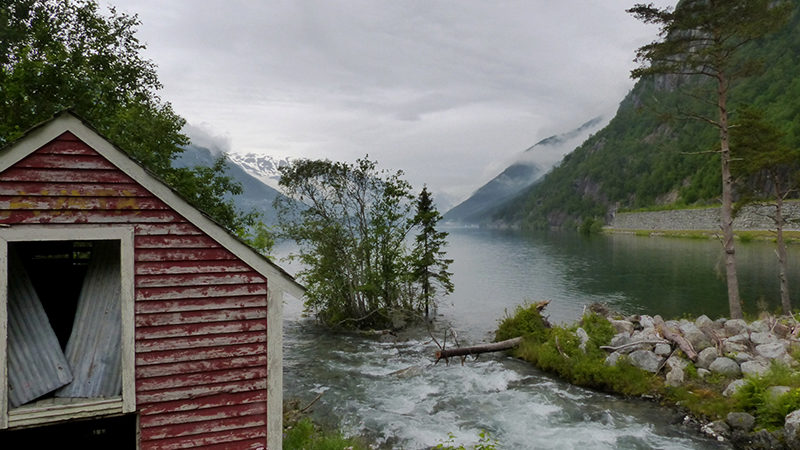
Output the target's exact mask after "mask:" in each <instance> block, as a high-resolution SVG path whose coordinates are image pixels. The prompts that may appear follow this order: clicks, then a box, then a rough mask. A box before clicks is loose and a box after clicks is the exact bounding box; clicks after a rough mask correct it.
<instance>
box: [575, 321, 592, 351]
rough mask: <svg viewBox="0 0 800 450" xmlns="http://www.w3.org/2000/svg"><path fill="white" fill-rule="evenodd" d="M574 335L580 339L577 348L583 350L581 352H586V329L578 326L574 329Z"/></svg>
mask: <svg viewBox="0 0 800 450" xmlns="http://www.w3.org/2000/svg"><path fill="white" fill-rule="evenodd" d="M575 335H576V336H578V339H580V340H581V343H580V345H578V348H580V349H581V350H582V351H583V353H586V343H587V342H589V333H587V332H586V330H584V329H583V328H580V327H578V329H577V330H575Z"/></svg>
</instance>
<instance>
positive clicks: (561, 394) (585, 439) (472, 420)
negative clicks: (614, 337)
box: [278, 230, 797, 449]
mask: <svg viewBox="0 0 800 450" xmlns="http://www.w3.org/2000/svg"><path fill="white" fill-rule="evenodd" d="M450 232H451V234H450V239H449V241H450V245H449V247H448V254H449V256H450V257H452V258H453V259H454V260H455V262H454V263H453V265H452V267H451V269H452V271H453V274H454V275H453V281H454V283H455V292H454V293H453V294H452V295H451V296H449V297H447V298H445V299H444V300H443V301H442V302H441V305H440V308H439V320H438V326H439V327H440V329H439V330H437V331H436V332H435V333H436V335H437V337H438V338H441V335H442V333H443V329H442V328H443V327H444V324H448V325H450V326H452V328H453V329H454V330H455V331H456V332H457V333H458V335H459V338H460V340H461V341H462V344H464V343H467V344H469V343H475V342H481V341H485V340H490V339H491V338H492V336H491V333H492V332H493V331H494V329H495V328H496V325H497V321H498V320H500V319H501V318H502V317H504V315H505V314H506V311H508V312H509V313H510V312H513V310H514V308H516V307H517V306H518V305H520V304H522V303H524V302H526V301H539V300H545V299H546V300H550V301H551V303H550V305H549V306H548V307H547V309H546V312H547V313H548V314H549V316H550V320H551V321H554V322H572V321H574V320H576V319H577V318H579V317H580V315H581V313H582V311H583V308H584V307H585V306H586V305H588V304H591V303H592V302H605V303H607V304H609V305H610V306H611V307H612V309H614V310H617V311H620V312H623V313H626V314H631V313H648V314H661V315H663V316H664V317H667V318H669V317H677V316H681V315H685V314H689V315H699V314H707V315H709V316H710V317H712V318H716V317H720V316H724V315H725V313H726V311H727V300H726V297H725V295H726V290H725V284H724V281H723V278H722V276H721V273H722V271H723V270H724V269H723V268H722V266H721V265H720V254H721V253H720V245H719V243H718V242H716V241H701V240H684V239H670V238H646V237H637V236H629V235H614V236H594V237H591V238H585V237H581V236H578V235H577V234H574V233H563V234H555V233H546V234H528V235H521V234H517V233H507V232H497V231H484V230H450ZM283 250H284V251H287V250H286V249H283ZM280 251H281V249H280V248H279V249H278V252H279V253H280ZM737 252H738V255H739V262H740V265H739V271H740V284H741V286H742V297H743V299H744V300H745V302H746V304H745V310H746V311H751V312H755V311H756V310H757V307H756V303H757V301H758V300H759V299H761V301H760V302H761V304H762V306H766V307H768V308H771V309H774V308H775V307H777V305H778V301H777V295H778V294H777V292H778V288H777V278H776V276H775V273H776V272H775V270H776V269H775V261H774V260H775V257H774V253H773V250H772V246H771V245H770V244H766V243H750V244H746V245H739V247H738V248H737ZM792 252H793V249H791V250H790V259H791V257H792ZM289 269H290V270H291V269H292V268H291V267H289ZM792 273H797V266H796V265H794V266H793V267H792ZM790 281H794V280H793V279H790ZM794 294H795V297H796V296H797V292H794ZM301 309H302V308H301V305H299V302H293V301H290V302H288V303H287V304H286V306H285V321H284V331H285V343H284V358H285V360H284V363H285V369H284V371H285V375H284V387H285V391H286V392H285V396H286V397H287V398H299V399H301V400H303V401H310V400H311V399H313V398H314V397H315V396H316V395H317V394H318V393H320V392H323V393H324V394H323V395H322V397H321V399H320V401H319V402H318V403H317V404H316V405H315V415H316V417H317V419H318V420H321V421H323V422H328V423H331V424H338V426H340V427H341V428H342V429H344V430H345V431H346V432H348V433H352V434H366V435H369V436H370V437H371V438H372V439H373V440H374V441H375V442H377V443H379V444H380V445H381V446H382V447H383V448H407V449H419V448H426V447H428V446H433V445H436V444H438V443H441V442H444V441H446V440H447V439H448V434H449V433H452V434H453V435H454V436H455V440H456V442H457V443H459V444H465V445H469V444H470V443H474V442H476V440H477V439H478V433H479V432H480V431H481V430H486V431H488V432H489V434H490V435H491V436H492V437H493V438H496V439H497V440H498V441H499V448H507V449H525V448H532V449H533V448H553V449H555V448H607V449H616V448H631V449H639V448H641V449H649V448H669V449H673V448H674V449H681V448H687V449H689V448H719V445H718V444H717V443H715V442H712V441H709V440H707V439H705V438H703V437H702V436H698V435H697V434H696V433H694V432H693V430H690V429H686V428H684V427H682V426H681V425H676V424H673V422H675V420H677V419H679V417H676V416H675V415H674V414H672V413H669V412H667V413H665V411H664V410H663V409H660V408H655V407H654V406H653V405H652V404H650V403H648V402H644V401H631V400H622V399H618V398H615V397H613V396H608V395H604V394H599V393H596V392H593V391H589V390H585V389H580V388H576V387H573V386H570V385H567V384H565V383H562V382H559V381H558V380H555V379H553V378H551V377H549V376H547V375H545V374H542V373H541V372H539V371H537V370H535V369H533V368H531V367H530V366H529V365H527V364H525V363H522V362H520V361H516V360H514V359H512V358H509V357H506V356H503V355H484V356H482V357H481V358H480V359H478V360H476V361H473V360H470V361H468V362H467V363H466V364H465V365H464V366H461V365H460V364H451V365H449V366H447V365H444V364H439V365H436V366H434V365H433V352H434V351H435V350H436V345H435V344H434V343H433V342H432V341H431V338H430V336H429V334H428V332H427V331H425V330H412V331H409V332H407V333H404V335H403V336H398V337H392V338H390V339H384V340H380V339H372V338H365V337H361V336H355V335H333V334H329V333H327V332H324V331H322V330H320V329H318V328H317V327H315V326H313V324H312V323H309V322H308V321H306V320H304V319H302V318H301V315H300V311H301ZM440 340H441V339H440Z"/></svg>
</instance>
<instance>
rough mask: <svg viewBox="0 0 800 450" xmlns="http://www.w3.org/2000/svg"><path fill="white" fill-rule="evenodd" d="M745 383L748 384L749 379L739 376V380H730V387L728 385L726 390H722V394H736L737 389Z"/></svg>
mask: <svg viewBox="0 0 800 450" xmlns="http://www.w3.org/2000/svg"><path fill="white" fill-rule="evenodd" d="M745 384H747V381H745V380H743V379H741V378H739V379H738V380H733V381H731V382H730V384H728V387H726V388H725V390H724V391H722V395H724V396H725V397H730V396H731V395H733V394H735V393H736V391H738V390H739V389H740V388H741V387H742V386H744V385H745Z"/></svg>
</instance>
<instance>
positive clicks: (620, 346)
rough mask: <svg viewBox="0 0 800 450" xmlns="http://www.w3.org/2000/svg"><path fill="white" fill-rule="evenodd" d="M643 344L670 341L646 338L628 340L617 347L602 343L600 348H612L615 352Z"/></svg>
mask: <svg viewBox="0 0 800 450" xmlns="http://www.w3.org/2000/svg"><path fill="white" fill-rule="evenodd" d="M642 344H669V341H668V340H666V339H645V340H641V341H636V342H628V343H627V344H622V345H618V346H616V347H612V346H610V345H601V346H600V349H601V350H611V351H612V352H615V351H617V350H622V349H623V348H628V347H636V346H637V345H642Z"/></svg>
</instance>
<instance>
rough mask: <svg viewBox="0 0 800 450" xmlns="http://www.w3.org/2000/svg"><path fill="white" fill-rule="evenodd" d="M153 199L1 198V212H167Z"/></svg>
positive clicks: (164, 206) (163, 206) (18, 196)
mask: <svg viewBox="0 0 800 450" xmlns="http://www.w3.org/2000/svg"><path fill="white" fill-rule="evenodd" d="M166 209H167V206H166V205H165V204H164V203H162V202H160V201H158V200H155V199H153V198H152V197H64V196H50V197H44V196H20V195H17V196H5V195H3V196H0V210H56V211H61V210H68V211H72V210H88V211H94V210H166Z"/></svg>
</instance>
